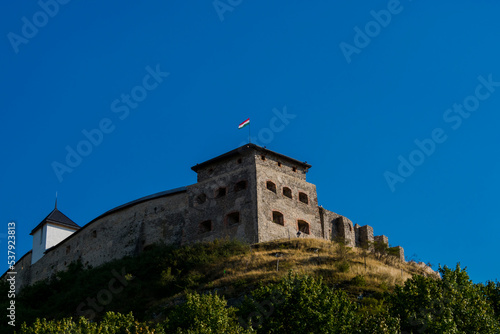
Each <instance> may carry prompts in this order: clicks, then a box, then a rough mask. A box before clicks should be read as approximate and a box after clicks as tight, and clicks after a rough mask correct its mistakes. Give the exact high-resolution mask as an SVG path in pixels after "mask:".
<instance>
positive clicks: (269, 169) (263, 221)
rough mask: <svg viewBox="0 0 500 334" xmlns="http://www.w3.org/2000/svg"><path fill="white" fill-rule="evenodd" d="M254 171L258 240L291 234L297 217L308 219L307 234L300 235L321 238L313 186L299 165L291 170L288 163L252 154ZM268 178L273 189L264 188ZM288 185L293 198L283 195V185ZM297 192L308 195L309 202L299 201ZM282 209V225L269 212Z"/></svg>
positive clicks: (292, 235)
mask: <svg viewBox="0 0 500 334" xmlns="http://www.w3.org/2000/svg"><path fill="white" fill-rule="evenodd" d="M255 161H256V172H257V203H258V204H257V205H258V220H259V222H260V223H259V240H258V241H259V242H264V241H270V240H275V239H281V238H294V237H296V235H297V231H298V225H297V224H298V220H304V221H305V222H307V223H309V234H306V233H302V235H301V237H315V238H323V229H322V226H321V220H320V216H319V210H318V198H317V194H316V186H315V185H314V184H312V183H308V182H306V181H305V173H304V172H303V171H301V170H300V169H297V172H293V171H292V169H291V167H289V166H287V165H286V164H285V162H282V165H281V167H279V166H278V162H281V161H280V159H278V158H277V159H275V158H274V157H273V156H269V155H268V156H267V157H266V160H262V157H261V156H260V155H256V156H255ZM267 181H272V182H273V183H274V184H276V193H274V192H273V191H271V190H269V189H267V186H266V183H267ZM284 187H288V188H290V189H291V192H292V198H291V199H290V198H288V197H286V196H284V195H283V188H284ZM299 192H303V193H305V194H307V196H308V204H305V203H302V202H300V201H299ZM273 211H278V212H281V213H282V214H283V216H284V226H282V225H279V224H276V223H274V222H273V220H272V219H273V216H272V212H273Z"/></svg>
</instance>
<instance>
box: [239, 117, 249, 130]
mask: <svg viewBox="0 0 500 334" xmlns="http://www.w3.org/2000/svg"><path fill="white" fill-rule="evenodd" d="M248 124H250V118H248V119H247V120H246V121H244V122H243V123H241V124H240V125H239V126H238V129H242V128H244V127H245V126H247V125H248Z"/></svg>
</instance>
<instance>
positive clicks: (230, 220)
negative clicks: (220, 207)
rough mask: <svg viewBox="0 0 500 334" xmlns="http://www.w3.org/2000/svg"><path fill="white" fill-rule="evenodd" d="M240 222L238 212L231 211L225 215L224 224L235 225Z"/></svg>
mask: <svg viewBox="0 0 500 334" xmlns="http://www.w3.org/2000/svg"><path fill="white" fill-rule="evenodd" d="M239 222H240V213H239V212H231V213H230V214H228V215H227V216H226V224H227V226H231V225H235V224H238V223H239Z"/></svg>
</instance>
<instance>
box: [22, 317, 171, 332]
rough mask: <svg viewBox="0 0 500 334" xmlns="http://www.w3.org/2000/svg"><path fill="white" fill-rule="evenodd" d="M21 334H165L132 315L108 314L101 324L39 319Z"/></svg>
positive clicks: (83, 320) (82, 320)
mask: <svg viewBox="0 0 500 334" xmlns="http://www.w3.org/2000/svg"><path fill="white" fill-rule="evenodd" d="M19 333H20V334H54V333H64V334H83V333H89V334H90V333H92V334H121V333H130V334H153V333H154V334H165V332H164V331H163V329H162V328H161V327H157V328H155V329H153V328H149V326H148V325H146V324H145V323H140V322H138V321H136V320H135V319H134V316H133V315H132V313H129V314H127V315H123V314H119V313H113V312H108V313H106V315H105V316H104V318H103V320H102V321H101V322H100V323H96V322H90V321H88V320H87V319H85V318H83V317H81V318H80V319H79V320H78V322H74V321H73V320H72V318H65V319H62V320H51V321H47V320H46V319H42V320H40V319H37V320H36V321H35V323H33V324H32V325H31V326H27V325H26V323H23V324H22V325H21V330H20V332H19Z"/></svg>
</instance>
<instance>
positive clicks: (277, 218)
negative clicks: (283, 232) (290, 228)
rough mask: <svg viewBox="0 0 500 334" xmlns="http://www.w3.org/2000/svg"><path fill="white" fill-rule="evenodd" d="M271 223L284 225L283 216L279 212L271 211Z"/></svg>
mask: <svg viewBox="0 0 500 334" xmlns="http://www.w3.org/2000/svg"><path fill="white" fill-rule="evenodd" d="M273 223H275V224H278V225H281V226H285V218H284V217H283V214H282V213H281V212H279V211H273Z"/></svg>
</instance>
